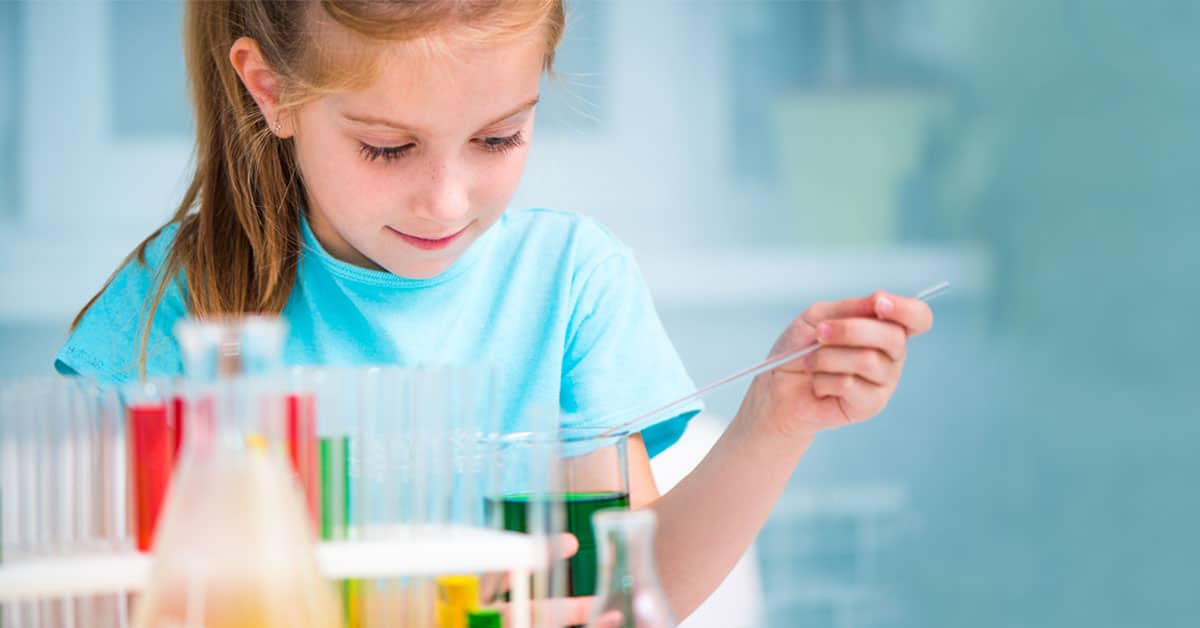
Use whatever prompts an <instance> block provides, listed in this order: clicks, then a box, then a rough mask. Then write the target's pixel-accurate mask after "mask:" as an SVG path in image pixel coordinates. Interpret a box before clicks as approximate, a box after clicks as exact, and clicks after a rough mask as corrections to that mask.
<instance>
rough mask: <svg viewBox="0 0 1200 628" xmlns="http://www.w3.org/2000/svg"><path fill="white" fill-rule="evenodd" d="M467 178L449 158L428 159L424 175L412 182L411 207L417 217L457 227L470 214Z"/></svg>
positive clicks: (461, 169)
mask: <svg viewBox="0 0 1200 628" xmlns="http://www.w3.org/2000/svg"><path fill="white" fill-rule="evenodd" d="M467 185H468V181H467V177H466V172H465V171H464V169H463V168H460V167H458V166H457V165H456V164H454V163H453V162H452V160H449V159H431V160H430V162H429V164H428V165H427V167H426V168H425V173H424V176H419V177H418V178H417V180H416V181H414V182H413V195H412V197H411V198H412V200H411V203H412V204H411V207H412V212H413V215H415V216H416V217H418V218H422V219H425V220H429V221H431V222H437V223H441V224H445V225H448V226H459V225H460V224H461V223H462V222H463V219H464V218H466V216H467V214H468V213H469V212H470V199H469V195H468V194H467Z"/></svg>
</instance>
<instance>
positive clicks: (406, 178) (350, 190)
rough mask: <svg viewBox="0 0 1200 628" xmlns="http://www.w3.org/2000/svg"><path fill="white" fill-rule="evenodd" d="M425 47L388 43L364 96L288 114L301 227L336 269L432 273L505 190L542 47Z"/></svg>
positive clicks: (529, 113) (336, 98) (494, 212)
mask: <svg viewBox="0 0 1200 628" xmlns="http://www.w3.org/2000/svg"><path fill="white" fill-rule="evenodd" d="M434 50H435V49H432V48H426V49H419V47H415V46H404V45H397V46H395V48H394V50H393V51H390V52H389V53H388V56H387V60H386V62H385V64H384V68H383V70H382V72H381V73H380V75H379V77H378V78H377V80H376V81H375V83H374V84H373V85H371V86H370V87H369V88H367V89H365V90H363V91H360V92H352V93H343V94H336V95H329V96H323V97H321V98H319V99H317V100H315V101H312V102H310V103H308V104H306V105H304V106H303V107H301V108H300V109H299V110H298V111H297V112H296V114H295V115H296V120H295V135H294V139H295V147H296V153H297V159H298V161H299V165H300V170H301V172H302V175H303V179H304V185H305V189H306V191H307V195H308V209H309V214H308V215H309V220H310V223H311V226H312V230H313V233H314V234H315V235H316V236H317V239H318V240H320V242H321V244H322V246H324V247H325V248H326V250H328V251H329V252H330V253H331V254H332V255H334V256H335V257H337V258H339V259H341V260H343V261H346V262H349V263H351V264H356V265H358V266H363V267H366V268H374V269H382V270H387V271H389V272H392V273H394V274H396V275H400V276H402V277H410V278H426V277H432V276H434V275H437V274H438V273H441V272H442V271H444V270H446V269H447V268H448V267H449V266H450V265H451V264H453V263H454V261H455V260H456V259H458V257H459V256H460V255H462V253H463V251H465V250H466V249H467V247H468V246H470V245H471V243H472V242H473V241H475V239H477V238H478V237H479V236H480V235H481V234H482V233H483V232H484V231H485V230H487V229H488V228H489V227H491V226H492V225H493V224H494V223H495V222H496V220H498V219H499V218H500V215H501V213H503V212H504V209H505V207H506V206H507V205H508V202H509V200H511V198H512V195H513V193H514V191H515V190H516V187H517V183H518V181H519V180H520V178H521V171H522V170H523V169H524V167H525V158H526V155H527V154H528V150H529V141H530V140H531V139H532V135H533V117H534V105H535V104H536V102H537V98H538V84H539V79H540V78H541V72H542V63H543V57H544V55H545V52H546V46H545V40H544V39H543V38H542V37H541V36H540V33H531V34H530V35H529V36H527V37H523V38H521V39H518V40H515V41H512V42H507V43H502V44H489V45H483V46H456V45H451V44H446V47H444V48H436V52H434Z"/></svg>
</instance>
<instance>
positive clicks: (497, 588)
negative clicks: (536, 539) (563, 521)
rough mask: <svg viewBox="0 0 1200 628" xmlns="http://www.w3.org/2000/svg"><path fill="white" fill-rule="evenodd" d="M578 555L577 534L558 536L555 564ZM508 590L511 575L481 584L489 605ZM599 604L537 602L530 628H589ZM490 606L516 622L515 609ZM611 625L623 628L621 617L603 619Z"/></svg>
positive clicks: (572, 600) (553, 556)
mask: <svg viewBox="0 0 1200 628" xmlns="http://www.w3.org/2000/svg"><path fill="white" fill-rule="evenodd" d="M578 551H579V540H578V539H576V538H575V536H574V535H573V534H570V533H568V532H563V533H562V534H559V535H557V536H556V537H555V538H554V539H553V540H552V541H551V543H550V560H551V561H552V562H553V561H560V560H566V559H568V558H570V557H572V556H574V555H575V553H576V552H578ZM508 588H509V587H508V574H506V573H505V574H488V575H485V576H484V577H483V578H482V579H481V581H480V586H479V592H480V598H481V599H482V600H483V601H484V603H485V604H487V602H488V601H489V600H492V599H494V598H496V597H498V596H499V594H501V593H504V592H506V591H508ZM535 595H536V592H535ZM595 601H596V598H595V597H593V596H588V597H567V598H552V599H541V600H537V599H535V600H533V603H532V605H531V609H530V610H531V612H532V614H533V616H532V617H531V618H530V624H531V625H533V626H548V625H553V626H577V625H583V624H586V623H587V621H588V615H589V613H591V611H592V605H593V604H594V603H595ZM487 606H489V607H491V608H495V609H496V610H499V611H500V613H501V614H502V615H503V617H504V620H503V624H504V625H506V626H507V625H509V624H511V623H512V622H513V621H514V619H513V617H512V608H511V605H510V604H508V603H507V602H500V603H495V604H487ZM610 624H611V625H612V626H613V628H616V627H617V626H619V625H620V615H619V614H618V615H617V617H616V619H615V621H614V620H613V618H611V617H608V616H605V617H601V626H607V625H610Z"/></svg>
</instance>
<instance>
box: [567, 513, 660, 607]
mask: <svg viewBox="0 0 1200 628" xmlns="http://www.w3.org/2000/svg"><path fill="white" fill-rule="evenodd" d="M655 522H656V519H655V516H654V511H652V510H632V511H628V510H601V511H599V512H597V513H596V514H594V515H592V525H593V526H594V527H595V530H596V540H597V542H598V543H599V544H600V566H599V569H598V575H597V582H599V589H598V590H597V592H596V604H595V605H594V606H593V607H592V613H591V617H590V618H589V620H588V626H589V628H675V626H677V625H678V622H677V621H676V620H675V614H674V612H672V610H671V605H670V602H669V601H668V600H667V595H666V593H665V592H664V591H663V588H662V584H661V583H660V582H659V580H658V571H657V570H656V569H655V567H654V528H655Z"/></svg>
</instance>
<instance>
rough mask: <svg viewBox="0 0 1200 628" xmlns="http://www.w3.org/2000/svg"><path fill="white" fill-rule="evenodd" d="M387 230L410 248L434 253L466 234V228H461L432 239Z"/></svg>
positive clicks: (390, 228) (396, 230) (391, 229)
mask: <svg viewBox="0 0 1200 628" xmlns="http://www.w3.org/2000/svg"><path fill="white" fill-rule="evenodd" d="M468 226H470V225H468ZM387 229H388V231H391V232H392V233H393V234H394V235H396V236H398V237H399V238H400V239H401V240H404V241H405V242H407V243H409V244H411V245H412V246H415V247H417V248H418V249H421V250H424V251H436V250H439V249H444V248H446V247H448V246H450V245H451V244H453V243H454V241H455V240H457V239H458V238H459V236H461V235H462V234H463V233H465V232H466V230H467V227H463V228H462V229H459V230H458V231H457V232H455V233H452V234H450V235H447V236H442V237H432V238H427V237H423V236H417V235H413V234H410V233H404V232H403V231H400V230H398V229H393V228H392V227H388V228H387Z"/></svg>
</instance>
